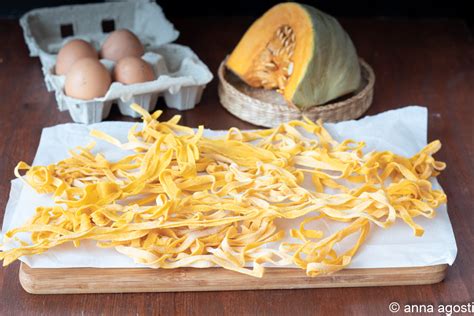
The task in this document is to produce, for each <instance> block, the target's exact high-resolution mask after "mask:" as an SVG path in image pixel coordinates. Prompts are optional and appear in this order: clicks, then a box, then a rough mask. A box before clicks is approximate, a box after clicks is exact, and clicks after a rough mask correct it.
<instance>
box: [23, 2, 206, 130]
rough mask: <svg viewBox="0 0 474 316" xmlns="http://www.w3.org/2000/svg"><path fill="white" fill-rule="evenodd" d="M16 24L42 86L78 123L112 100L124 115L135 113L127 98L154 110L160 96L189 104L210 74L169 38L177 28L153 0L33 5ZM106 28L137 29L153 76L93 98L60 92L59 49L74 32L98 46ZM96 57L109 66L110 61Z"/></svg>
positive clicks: (96, 116) (100, 114)
mask: <svg viewBox="0 0 474 316" xmlns="http://www.w3.org/2000/svg"><path fill="white" fill-rule="evenodd" d="M20 24H21V26H22V28H23V34H24V37H25V41H26V43H27V45H28V48H29V50H30V56H38V57H39V58H40V61H41V64H42V70H43V74H44V80H45V84H46V88H47V89H48V91H54V92H55V96H56V101H57V103H58V108H59V110H61V111H66V110H69V113H70V114H71V117H72V119H73V120H74V121H75V122H78V123H86V124H90V123H97V122H100V121H102V120H103V119H104V118H106V117H107V116H108V115H109V112H110V108H111V106H112V105H113V104H117V105H118V106H119V109H120V112H121V113H122V114H123V115H127V116H132V117H137V116H138V114H137V113H135V112H133V111H132V110H131V109H130V107H129V105H130V104H131V103H138V104H140V105H141V106H142V107H144V108H145V109H146V110H148V111H152V110H153V109H154V107H155V105H156V101H157V99H158V97H160V96H163V97H164V99H165V102H166V105H167V106H168V107H170V108H175V109H178V110H188V109H191V108H193V107H194V106H195V105H196V104H197V103H199V101H200V99H201V95H202V92H203V90H204V88H205V87H206V85H207V83H209V82H210V81H211V80H212V78H213V76H212V73H211V72H210V71H209V69H208V67H207V66H206V65H205V64H204V63H203V62H202V61H201V60H199V58H198V57H197V55H196V54H195V53H194V52H193V51H192V50H191V49H190V48H189V47H186V46H183V45H178V44H172V43H171V42H173V41H174V40H176V39H177V38H178V36H179V32H178V31H177V30H176V29H175V28H174V26H173V25H172V24H171V23H170V22H169V21H168V20H167V19H166V17H165V16H164V14H163V11H162V10H161V8H160V7H159V6H158V5H157V4H156V3H150V2H145V1H137V2H111V3H97V4H85V5H71V6H61V7H55V8H43V9H36V10H32V11H30V12H28V13H26V14H25V15H24V16H23V17H22V18H21V19H20ZM106 28H108V29H109V31H110V28H111V29H122V28H126V29H129V30H130V31H132V32H133V33H135V35H137V37H138V38H139V39H140V41H141V42H142V44H143V46H144V48H145V54H144V55H143V56H142V59H143V60H145V61H146V62H147V63H149V64H150V65H151V66H152V68H153V71H154V72H155V75H156V80H154V81H148V82H144V83H137V84H132V85H124V84H121V83H119V82H113V83H112V84H111V86H110V88H109V90H108V91H107V93H106V95H105V96H104V97H101V98H96V99H93V100H79V99H74V98H71V97H68V96H67V95H65V94H64V82H65V76H58V75H56V74H55V72H54V67H55V64H56V57H57V53H58V51H59V50H60V48H61V47H62V46H63V45H64V44H65V43H67V42H68V41H70V40H71V39H72V38H80V39H83V40H86V41H88V42H89V43H91V44H92V45H93V46H94V47H95V48H96V49H97V50H99V49H100V47H101V45H102V43H103V42H104V41H105V39H106V38H107V36H108V33H107V32H106V31H107V30H106ZM71 32H72V33H73V34H69V33H71ZM65 35H70V36H65ZM100 61H101V63H102V64H104V65H105V67H106V68H107V69H108V70H109V72H112V70H113V67H114V64H115V63H114V62H113V61H111V60H106V59H102V60H100Z"/></svg>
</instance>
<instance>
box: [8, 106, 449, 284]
mask: <svg viewBox="0 0 474 316" xmlns="http://www.w3.org/2000/svg"><path fill="white" fill-rule="evenodd" d="M132 107H133V109H134V110H135V111H137V112H139V113H140V114H141V115H142V116H143V125H142V127H141V128H139V126H138V125H135V126H134V127H133V128H131V129H130V131H129V133H128V142H126V143H121V142H120V141H119V140H117V139H115V138H113V137H112V136H110V135H107V134H105V133H103V132H100V131H96V130H94V131H92V132H91V135H92V136H94V137H96V138H98V139H101V140H104V141H107V142H110V143H112V144H114V145H116V146H118V147H119V148H121V149H123V150H124V151H125V150H127V151H130V150H131V151H132V152H133V153H132V154H130V155H127V156H125V157H124V158H122V159H120V160H118V161H109V160H107V159H106V157H105V156H104V155H103V154H101V153H95V152H94V144H91V145H89V146H86V147H84V148H76V149H75V150H71V151H70V157H69V158H67V159H64V160H62V161H59V162H57V163H55V164H51V165H49V166H29V165H28V164H26V163H24V162H20V163H19V164H18V165H17V167H16V168H15V175H16V176H17V177H20V178H22V179H23V180H24V181H25V182H26V183H27V184H28V185H30V186H31V187H33V188H34V189H35V190H36V191H37V192H38V193H40V194H50V195H52V197H53V198H54V201H55V205H54V206H53V207H38V208H37V209H36V212H35V215H34V216H33V217H32V218H31V219H30V220H29V222H28V223H25V224H24V225H23V226H21V227H18V228H15V229H12V230H10V231H8V232H6V234H5V240H9V239H15V240H17V241H18V242H19V243H18V244H17V246H16V247H14V248H12V249H9V250H4V251H2V252H0V259H1V260H3V264H4V265H8V264H10V263H11V262H13V261H14V260H16V259H18V258H19V257H21V256H25V255H35V254H40V253H43V252H45V251H47V250H48V249H51V248H53V247H56V246H58V245H61V244H65V243H73V244H74V246H76V247H77V246H79V245H80V243H81V241H84V240H93V241H96V243H97V246H98V247H105V248H110V247H113V248H115V249H116V250H117V251H118V252H120V253H123V254H125V255H127V256H129V257H131V258H132V259H133V260H134V261H135V262H136V263H139V264H143V265H146V266H149V267H152V268H164V269H172V268H179V267H184V266H190V267H211V266H219V267H222V268H225V269H229V270H233V271H236V272H240V273H244V274H247V275H251V276H255V277H261V276H262V275H263V273H264V268H263V264H264V263H271V264H272V265H276V266H287V265H291V264H294V265H297V266H298V267H300V268H301V269H304V270H305V271H306V273H307V275H309V276H317V275H320V274H328V273H332V272H335V271H338V270H341V269H343V268H345V267H347V266H348V265H349V264H350V262H351V260H352V258H353V257H354V255H355V254H356V253H357V251H358V250H359V248H360V247H361V246H362V244H363V243H364V240H365V239H366V237H367V235H368V234H369V231H370V229H371V227H373V226H377V227H381V228H389V227H390V225H392V224H393V223H394V222H395V221H396V220H402V221H404V222H405V223H406V224H407V225H409V226H410V227H411V228H412V229H413V232H414V235H416V236H421V235H422V234H423V228H422V227H421V226H419V225H418V224H417V223H416V222H415V221H414V218H416V217H417V216H424V217H427V218H433V217H434V216H435V209H436V208H437V207H438V206H439V205H440V204H442V203H445V202H446V195H445V194H444V193H443V192H442V191H440V190H435V189H433V188H432V185H431V183H430V181H429V179H430V178H431V177H435V176H437V175H438V174H439V172H440V171H442V170H443V169H445V167H446V166H445V164H444V163H442V162H439V161H436V160H435V159H434V158H433V154H435V153H436V152H437V151H438V150H439V149H440V148H441V143H440V142H439V141H434V142H432V143H430V144H429V145H427V146H426V147H425V148H423V149H422V150H421V151H420V152H419V153H417V154H416V155H414V156H413V157H411V158H405V157H402V156H399V155H396V154H394V153H392V152H389V151H380V152H377V151H373V152H369V153H364V152H363V148H364V146H365V144H364V143H363V142H357V141H354V140H345V141H342V142H337V141H336V140H334V139H333V138H332V137H331V135H330V134H329V133H328V131H327V130H326V129H325V128H324V127H323V125H322V123H321V122H317V123H314V122H311V121H309V120H307V119H304V120H302V121H292V122H289V123H285V124H281V125H280V126H278V127H276V128H273V129H264V130H257V131H241V130H239V129H237V128H231V129H229V130H228V131H227V133H226V135H225V136H223V137H220V138H212V139H211V138H206V137H204V136H203V131H204V128H203V126H200V127H199V128H198V129H197V130H194V129H191V128H189V127H185V126H182V125H179V120H180V117H179V116H175V117H173V118H171V119H170V120H168V121H163V122H160V121H159V120H158V118H159V116H160V114H161V111H156V112H154V113H153V114H150V113H148V112H146V111H145V110H143V109H142V108H141V107H139V106H138V105H133V106H132ZM22 171H26V172H25V174H24V175H22V174H21V172H22ZM305 181H310V182H311V184H312V188H310V189H308V188H307V187H308V186H303V182H305ZM329 189H330V191H331V193H329V192H328V190H329ZM323 218H325V219H328V220H329V221H338V222H343V223H345V224H344V225H345V227H344V228H342V229H341V230H339V231H337V232H335V233H334V234H332V235H329V236H324V234H323V232H322V231H318V230H314V229H309V228H307V227H308V226H310V225H308V224H310V223H312V222H314V221H318V220H321V219H323ZM295 219H296V220H299V221H300V224H299V227H294V228H292V229H290V230H289V231H283V230H281V229H279V228H278V225H277V221H281V220H295ZM25 232H26V233H29V236H30V240H20V239H19V238H18V237H17V236H16V235H17V234H19V233H25ZM286 234H289V235H290V236H291V237H292V238H290V239H286V241H282V239H283V237H284V236H285V235H286ZM352 235H355V236H356V237H355V239H354V240H355V242H354V244H353V245H351V247H350V248H349V249H348V250H345V251H343V252H340V253H338V252H336V250H335V248H336V247H335V245H336V244H337V243H339V242H341V241H343V240H345V239H346V238H348V237H349V236H352ZM352 238H354V237H352ZM289 240H290V241H289ZM351 240H352V239H351ZM275 243H276V244H277V245H278V247H276V248H275V247H268V245H269V244H275Z"/></svg>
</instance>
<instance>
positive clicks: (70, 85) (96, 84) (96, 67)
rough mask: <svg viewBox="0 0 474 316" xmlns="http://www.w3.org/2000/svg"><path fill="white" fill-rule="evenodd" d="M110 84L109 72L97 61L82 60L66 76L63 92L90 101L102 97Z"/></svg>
mask: <svg viewBox="0 0 474 316" xmlns="http://www.w3.org/2000/svg"><path fill="white" fill-rule="evenodd" d="M111 82H112V79H111V77H110V74H109V71H108V70H107V68H105V66H104V65H102V64H101V63H100V61H99V60H98V59H95V58H83V59H81V60H78V61H77V62H76V63H74V65H72V67H71V69H70V70H69V71H68V73H67V74H66V83H65V85H64V92H65V93H66V95H68V96H70V97H73V98H76V99H81V100H91V99H94V98H98V97H103V96H104V95H105V94H106V93H107V90H108V89H109V87H110V84H111Z"/></svg>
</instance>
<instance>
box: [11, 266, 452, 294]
mask: <svg viewBox="0 0 474 316" xmlns="http://www.w3.org/2000/svg"><path fill="white" fill-rule="evenodd" d="M446 270H447V265H446V264H441V265H435V266H427V267H413V268H383V269H346V270H342V271H339V272H337V273H334V274H331V275H328V276H319V277H314V278H311V277H308V276H306V274H305V273H304V271H303V270H300V269H291V268H269V269H266V270H265V274H264V276H263V277H262V278H255V277H250V276H246V275H243V274H239V273H236V272H233V271H228V270H224V269H222V268H206V269H196V268H180V269H174V270H162V269H142V268H139V269H104V268H68V269H33V268H30V267H28V266H27V265H26V264H24V263H22V264H21V266H20V283H21V285H22V286H23V288H24V289H25V291H27V292H29V293H32V294H76V293H126V292H182V291H233V290H261V289H302V288H330V287H360V286H389V285H420V284H433V283H438V282H441V281H442V280H443V279H444V277H445V275H446Z"/></svg>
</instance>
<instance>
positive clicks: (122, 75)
mask: <svg viewBox="0 0 474 316" xmlns="http://www.w3.org/2000/svg"><path fill="white" fill-rule="evenodd" d="M114 80H115V81H118V82H121V83H123V84H133V83H140V82H146V81H152V80H155V73H154V72H153V68H151V66H150V64H148V63H147V62H146V61H144V60H143V59H141V58H139V57H130V56H129V57H125V58H122V59H120V60H119V61H118V62H117V64H116V65H115V68H114Z"/></svg>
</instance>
